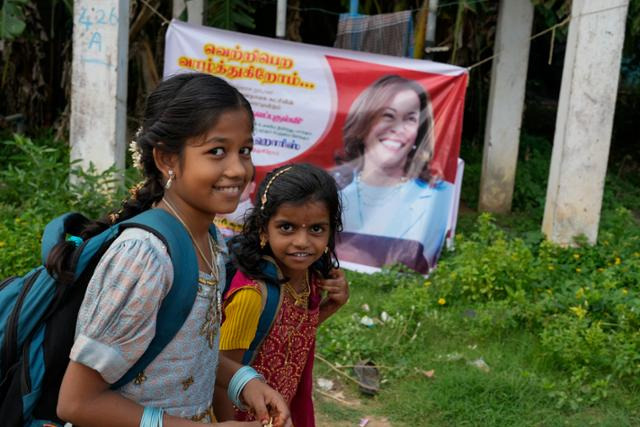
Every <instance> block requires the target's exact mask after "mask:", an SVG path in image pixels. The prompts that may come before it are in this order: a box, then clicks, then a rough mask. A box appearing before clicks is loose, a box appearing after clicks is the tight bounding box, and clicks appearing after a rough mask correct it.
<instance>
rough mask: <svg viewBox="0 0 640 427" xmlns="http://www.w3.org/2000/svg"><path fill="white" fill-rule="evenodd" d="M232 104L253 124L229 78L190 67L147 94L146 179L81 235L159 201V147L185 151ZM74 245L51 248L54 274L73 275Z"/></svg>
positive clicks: (139, 145) (142, 138)
mask: <svg viewBox="0 0 640 427" xmlns="http://www.w3.org/2000/svg"><path fill="white" fill-rule="evenodd" d="M232 110H244V111H246V113H247V116H248V119H249V121H250V122H251V129H252V130H253V122H254V117H253V111H252V109H251V105H250V104H249V101H247V99H246V98H245V97H244V96H243V95H242V94H241V93H240V92H239V91H238V90H237V89H236V88H235V87H233V86H231V85H230V84H229V83H227V82H226V81H224V80H223V79H221V78H219V77H214V76H212V75H209V74H203V73H184V74H178V75H174V76H172V77H170V78H168V79H167V80H164V81H162V82H161V83H160V84H159V85H158V86H157V87H156V88H155V89H154V90H153V91H152V92H151V93H150V94H149V96H148V97H147V101H146V107H145V112H144V117H143V121H142V126H141V128H140V129H139V130H138V132H137V133H136V141H135V146H136V149H137V152H138V153H139V157H140V159H139V163H140V167H141V169H142V175H143V177H144V181H143V182H142V183H140V184H139V185H138V186H136V187H135V188H133V189H132V190H131V191H130V193H131V194H130V197H129V198H128V199H126V200H124V201H123V202H122V206H121V208H120V209H117V210H116V211H113V212H111V213H109V214H107V215H106V216H105V217H104V218H102V219H99V220H97V221H89V222H87V223H86V224H84V225H83V227H81V228H80V229H79V230H77V235H78V236H80V237H81V238H82V239H85V240H86V239H88V238H90V237H92V236H95V235H97V234H99V233H100V232H102V231H104V230H106V229H107V228H109V227H110V226H111V225H113V224H116V223H118V222H121V221H124V220H126V219H128V218H131V217H133V216H135V215H137V214H139V213H141V212H143V211H145V210H147V209H150V208H151V207H152V206H153V205H154V204H155V203H157V202H159V201H160V200H161V199H162V197H163V196H164V185H163V182H162V181H163V176H162V172H161V171H160V170H159V169H158V167H157V166H156V163H155V160H154V157H153V149H154V148H156V149H158V150H161V151H164V152H167V153H173V154H178V155H179V156H181V155H182V152H183V150H184V147H185V143H186V141H187V140H188V139H190V138H195V137H199V136H202V135H204V134H205V133H206V132H207V131H208V130H210V129H211V128H212V127H213V126H215V125H216V123H217V121H218V119H219V118H220V116H221V115H222V114H224V113H225V112H228V111H232ZM73 249H74V245H73V243H70V242H66V243H62V244H59V245H57V246H56V247H55V248H54V249H53V250H52V251H51V254H50V255H49V258H48V259H47V269H48V270H49V272H50V273H51V274H52V275H54V277H58V278H68V277H72V276H69V274H68V271H65V270H66V269H67V267H66V265H67V264H68V259H67V258H68V257H69V255H70V254H71V252H73ZM65 260H66V261H65Z"/></svg>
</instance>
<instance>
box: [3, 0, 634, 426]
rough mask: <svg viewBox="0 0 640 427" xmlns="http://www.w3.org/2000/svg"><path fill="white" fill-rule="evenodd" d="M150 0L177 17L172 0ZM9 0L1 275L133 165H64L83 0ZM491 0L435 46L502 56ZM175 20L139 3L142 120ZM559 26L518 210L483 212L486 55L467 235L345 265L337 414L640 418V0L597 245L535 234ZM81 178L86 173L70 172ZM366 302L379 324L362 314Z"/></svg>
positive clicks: (471, 154)
mask: <svg viewBox="0 0 640 427" xmlns="http://www.w3.org/2000/svg"><path fill="white" fill-rule="evenodd" d="M533 2H534V4H535V5H536V15H535V21H534V30H533V32H534V33H537V32H539V31H542V30H544V29H546V28H549V27H550V26H552V25H555V24H558V23H560V22H562V21H563V20H564V19H565V18H566V17H567V14H568V12H569V10H570V8H569V5H570V1H569V0H533ZM149 3H150V4H151V5H153V6H154V7H155V8H156V9H157V10H158V11H159V12H160V13H161V14H162V15H164V16H166V17H169V16H170V14H171V10H170V2H161V1H159V0H153V1H152V0H149ZM0 4H1V8H0V61H1V62H0V93H2V102H0V153H1V154H0V279H1V278H4V277H7V276H9V275H13V274H22V273H24V272H25V271H27V270H29V269H30V268H32V267H33V266H35V265H36V264H37V263H38V254H39V236H40V234H41V232H42V229H43V227H44V225H45V224H46V223H47V222H48V221H49V220H50V219H52V218H53V217H55V216H56V215H58V214H60V213H63V212H66V211H69V210H79V211H82V212H84V213H86V214H88V215H90V216H94V217H95V216H98V215H100V214H103V213H104V212H105V211H106V210H107V209H108V208H109V207H115V206H116V205H117V204H118V203H119V202H120V200H121V199H122V198H123V197H124V195H125V194H126V187H128V186H129V185H130V184H131V183H132V182H133V181H134V180H135V178H136V175H135V173H134V172H131V171H128V172H127V174H128V175H127V180H126V182H125V185H123V186H119V184H118V183H117V182H116V181H114V180H113V175H112V172H113V171H107V172H105V173H103V174H96V173H95V172H93V171H88V172H86V171H85V172H83V171H81V170H79V169H77V168H76V167H75V165H73V164H69V160H68V159H69V151H68V144H67V138H66V133H67V123H68V114H69V107H68V101H69V84H70V60H71V46H70V40H71V31H72V10H73V9H72V8H73V1H72V0H51V1H50V2H34V1H29V0H3V1H2V2H0ZM360 4H361V9H360V12H361V13H368V14H375V13H385V12H391V11H394V10H404V9H413V10H416V11H417V10H418V8H419V7H420V6H422V4H423V2H422V1H420V0H406V1H395V2H392V1H386V0H363V1H361V2H360ZM496 5H497V2H495V1H482V0H480V1H478V0H458V1H442V0H441V1H440V8H439V9H438V31H437V37H436V44H437V45H439V46H447V47H449V50H448V51H446V52H442V53H438V54H434V55H432V57H431V59H435V60H438V61H442V62H451V63H455V64H458V65H462V66H469V65H472V64H474V63H477V62H478V61H480V60H482V59H484V58H486V57H488V56H490V55H491V54H492V49H493V38H494V34H495V22H496V17H497V6H496ZM347 8H348V1H346V0H341V1H340V2H325V1H321V0H292V1H289V11H288V14H289V17H288V21H289V23H290V25H289V27H288V29H287V37H288V38H289V39H292V40H298V41H303V42H307V43H315V44H322V45H327V46H330V45H332V44H333V39H334V37H335V32H336V28H337V20H338V15H339V13H342V12H345V11H347ZM207 20H208V23H209V24H211V25H216V26H220V27H224V28H235V29H237V30H239V31H243V32H251V33H254V34H260V35H266V36H273V34H274V33H275V1H272V0H250V1H245V2H240V1H231V0H215V1H214V0H210V1H209V2H208V8H207ZM165 30H166V26H164V25H163V21H162V19H161V18H159V17H158V16H157V15H155V14H154V13H152V12H151V11H150V9H149V8H148V7H146V6H145V5H144V4H143V3H142V2H140V1H136V0H132V2H131V25H130V63H129V95H128V103H129V105H128V110H129V113H128V114H129V128H130V129H135V128H137V119H136V118H137V117H139V116H140V112H141V108H142V104H143V100H144V96H145V95H146V93H148V91H149V90H150V89H151V88H153V87H154V86H155V84H156V83H157V81H158V79H159V76H160V75H161V71H160V70H161V64H162V57H163V40H164V31H165ZM565 37H566V26H565V27H561V28H559V31H558V32H557V34H556V37H555V38H554V39H552V38H551V35H550V34H549V35H545V36H543V37H540V38H537V39H535V40H533V42H532V45H531V56H530V62H529V72H528V84H527V94H526V109H525V115H524V121H523V136H522V139H521V145H520V151H519V159H518V169H517V177H516V186H515V193H514V201H513V213H512V214H511V215H509V216H504V217H491V216H488V215H479V214H477V213H476V212H475V208H476V205H477V199H478V194H477V193H478V184H479V179H480V165H481V156H482V143H483V135H484V120H485V116H486V107H485V106H486V103H487V90H488V82H489V72H490V69H491V66H490V62H487V63H485V64H483V65H481V66H478V67H476V68H473V69H472V70H471V71H470V86H469V89H468V93H467V102H466V112H465V121H464V138H463V143H462V150H461V157H462V158H463V159H465V161H466V167H465V177H464V182H463V192H462V206H461V213H460V217H459V227H458V228H459V233H458V235H457V236H456V249H455V251H453V252H448V253H445V255H444V257H443V259H442V261H441V263H440V265H439V267H438V269H437V270H436V272H435V273H434V274H433V275H432V276H431V277H430V278H429V279H427V280H425V279H424V278H423V277H421V276H417V275H415V274H413V273H411V272H409V271H405V270H403V269H400V268H397V267H392V268H389V269H387V270H385V271H383V272H381V273H379V274H375V275H361V274H357V273H351V274H349V279H350V282H351V286H352V298H351V300H350V302H349V304H348V305H347V306H346V307H345V308H344V309H343V310H341V311H340V312H339V313H338V314H337V315H336V316H334V317H332V318H331V319H330V320H329V321H328V322H327V323H326V324H325V325H324V326H323V327H322V328H321V329H320V332H319V337H318V354H319V355H320V356H321V357H322V358H323V359H325V360H326V361H327V363H325V362H323V361H321V360H319V361H318V362H317V372H316V376H317V377H324V378H332V379H333V380H334V381H335V387H334V388H333V390H331V391H330V392H328V393H327V394H329V395H332V396H334V398H333V399H332V398H328V397H326V396H325V395H320V394H319V395H318V396H317V402H318V406H319V409H320V412H321V413H322V414H323V415H324V416H325V417H327V419H328V420H329V421H328V422H329V424H330V425H338V422H339V421H343V420H349V421H348V423H347V424H348V425H353V424H355V422H357V420H358V418H360V417H362V416H365V415H371V414H374V415H377V416H380V417H382V416H384V417H387V418H388V419H389V420H390V421H391V422H392V423H393V425H400V426H402V425H406V426H413V425H442V426H448V425H496V426H497V425H545V426H555V425H558V426H560V425H611V426H620V425H640V409H638V408H640V397H639V396H640V393H639V392H640V382H639V381H640V380H639V378H640V317H639V316H640V286H639V285H640V283H639V281H640V224H639V220H640V173H639V172H640V163H639V162H640V153H639V151H638V144H637V132H636V131H635V127H636V124H637V123H638V119H640V117H639V115H640V108H639V107H640V105H639V102H640V97H639V95H640V45H639V43H640V0H631V2H630V9H629V14H628V23H627V33H626V39H625V48H624V53H623V60H622V67H621V80H620V87H619V93H618V98H617V99H618V105H617V109H616V117H615V123H614V134H613V141H612V149H611V155H610V160H609V173H608V175H607V180H606V187H605V195H604V201H603V212H602V221H601V227H600V234H599V241H598V244H596V245H594V246H589V245H587V244H585V242H584V241H583V240H581V239H578V240H577V244H576V246H575V247H572V248H561V247H558V246H555V245H553V244H550V243H549V242H547V241H546V240H544V239H543V236H542V235H541V234H540V232H539V229H540V223H541V220H542V210H543V207H544V198H545V194H546V185H547V176H548V169H549V161H550V157H551V146H552V140H553V130H554V122H555V111H556V102H557V98H558V94H559V89H560V78H561V73H562V63H563V57H564V40H565ZM551 46H553V52H554V54H553V55H552V57H551V61H550V63H549V61H548V59H549V51H550V48H551ZM24 52H30V54H29V55H24ZM17 130H19V131H20V134H14V132H15V131H17ZM24 135H28V136H24ZM70 176H76V177H79V178H81V179H79V180H75V181H73V182H76V184H73V183H72V181H71V180H70V179H69V178H70ZM105 184H110V185H111V188H113V191H105V190H104V189H105V188H107V187H108V186H106V185H105ZM365 317H366V318H367V319H369V320H367V321H365V322H364V323H367V324H369V323H372V325H373V326H365V325H364V324H363V323H362V320H363V318H365ZM361 360H370V361H372V362H373V363H375V364H376V365H377V366H378V367H379V369H380V372H381V376H382V381H383V382H382V385H381V390H380V393H379V394H378V395H377V396H375V397H372V398H364V397H363V396H361V395H360V394H359V392H358V390H357V387H356V386H355V385H354V384H353V382H352V381H351V380H349V379H347V378H346V376H350V377H352V378H353V376H354V374H353V372H352V370H351V366H353V365H355V364H356V363H358V362H359V361H361ZM329 364H330V365H331V366H333V368H330V365H329ZM336 369H337V370H338V371H340V372H341V374H337V372H336ZM340 396H342V398H341V397H340ZM335 397H337V400H336V398H335ZM345 401H356V402H360V403H357V404H354V405H349V404H345Z"/></svg>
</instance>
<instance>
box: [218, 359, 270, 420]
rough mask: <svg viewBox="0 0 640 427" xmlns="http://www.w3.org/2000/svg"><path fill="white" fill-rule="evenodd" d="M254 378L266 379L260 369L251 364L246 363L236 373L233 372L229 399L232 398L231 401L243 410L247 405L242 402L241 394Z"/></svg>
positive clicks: (228, 392) (228, 393) (228, 390)
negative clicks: (259, 371)
mask: <svg viewBox="0 0 640 427" xmlns="http://www.w3.org/2000/svg"><path fill="white" fill-rule="evenodd" d="M254 378H257V379H259V380H260V381H264V377H263V376H262V375H260V374H259V373H258V371H256V370H255V369H253V368H252V367H251V366H248V365H245V366H243V367H241V368H240V369H238V370H237V371H236V373H235V374H233V377H231V381H229V388H228V389H227V395H228V396H229V400H231V402H233V404H234V405H236V406H237V407H238V409H240V410H241V411H246V410H247V407H246V405H245V404H244V403H243V402H242V400H241V398H240V395H241V394H242V390H244V386H246V385H247V383H248V382H249V381H251V380H252V379H254Z"/></svg>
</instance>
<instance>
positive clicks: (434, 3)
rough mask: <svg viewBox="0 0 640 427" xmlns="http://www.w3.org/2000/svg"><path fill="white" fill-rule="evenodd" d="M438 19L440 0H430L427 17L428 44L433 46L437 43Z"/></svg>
mask: <svg viewBox="0 0 640 427" xmlns="http://www.w3.org/2000/svg"><path fill="white" fill-rule="evenodd" d="M437 19H438V0H431V1H430V2H429V17H428V18H427V36H426V44H425V45H426V46H427V47H431V46H435V44H436V21H437Z"/></svg>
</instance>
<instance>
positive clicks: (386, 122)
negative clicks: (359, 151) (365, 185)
mask: <svg viewBox="0 0 640 427" xmlns="http://www.w3.org/2000/svg"><path fill="white" fill-rule="evenodd" d="M419 126H420V100H419V99H418V95H417V94H416V93H415V92H414V91H413V90H411V89H403V90H401V91H400V92H398V93H397V94H396V95H395V96H394V97H393V98H392V99H391V102H390V103H389V105H387V106H386V107H385V108H384V110H383V111H382V114H381V116H380V118H379V119H378V120H377V121H376V122H375V123H374V124H373V125H372V126H371V129H370V130H369V133H368V134H367V136H366V138H365V140H364V156H365V163H373V164H372V165H371V166H377V167H379V168H384V169H385V170H387V172H389V169H392V170H396V172H398V171H399V172H398V173H400V174H403V173H404V166H405V162H406V158H407V155H408V154H409V152H410V151H411V149H412V148H413V145H414V144H415V142H416V135H417V134H418V128H419Z"/></svg>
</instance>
